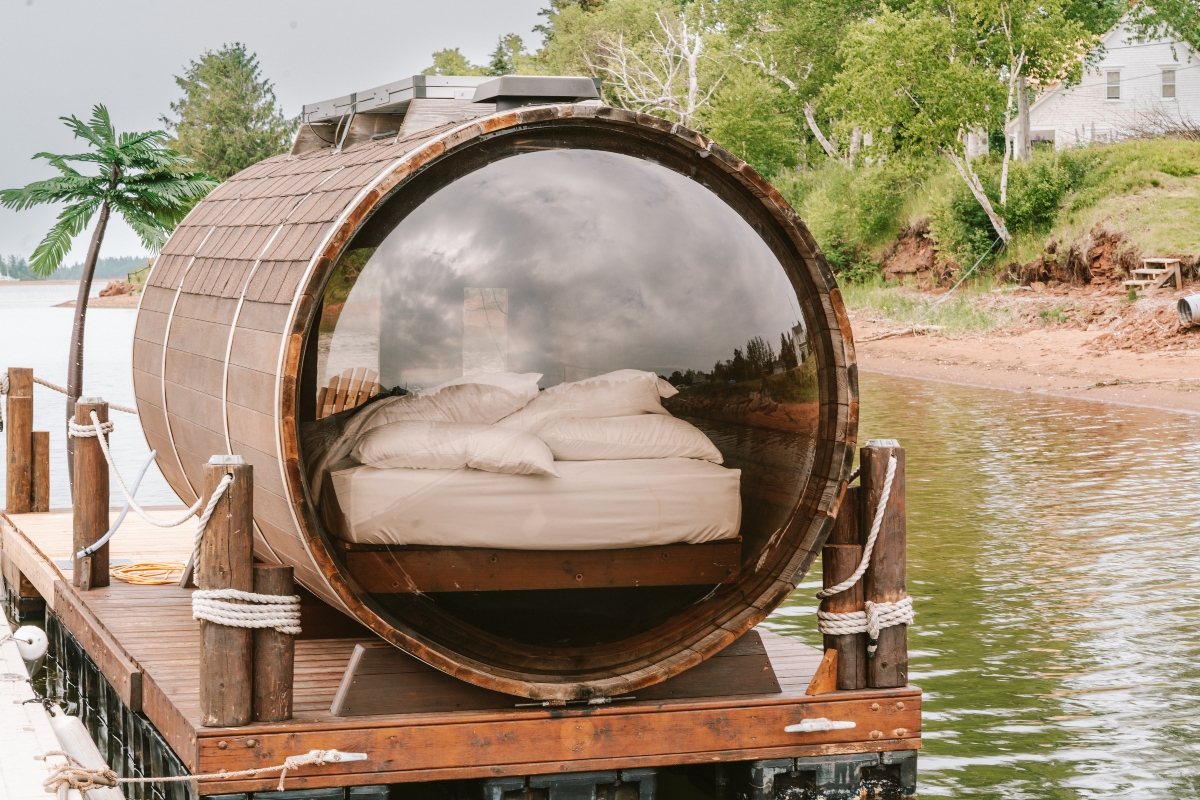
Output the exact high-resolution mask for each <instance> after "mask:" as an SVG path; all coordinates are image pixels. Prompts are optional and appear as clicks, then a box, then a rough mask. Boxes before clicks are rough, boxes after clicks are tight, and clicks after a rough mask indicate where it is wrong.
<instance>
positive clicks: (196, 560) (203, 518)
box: [192, 472, 233, 575]
mask: <svg viewBox="0 0 1200 800" xmlns="http://www.w3.org/2000/svg"><path fill="white" fill-rule="evenodd" d="M231 483H233V476H232V475H230V474H229V473H228V472H226V473H225V475H224V476H222V478H221V482H220V483H218V484H217V488H216V489H213V493H212V497H210V498H208V505H206V506H205V507H204V513H203V514H201V515H200V521H199V522H197V523H196V538H195V539H194V540H192V574H193V575H197V574H199V572H200V541H201V540H202V539H203V538H204V529H205V528H206V527H208V520H209V518H210V517H212V515H213V511H214V510H215V509H216V507H217V503H219V502H220V501H221V495H223V494H225V490H226V489H228V488H229V484H231ZM196 505H197V506H199V505H200V501H199V500H197V501H196Z"/></svg>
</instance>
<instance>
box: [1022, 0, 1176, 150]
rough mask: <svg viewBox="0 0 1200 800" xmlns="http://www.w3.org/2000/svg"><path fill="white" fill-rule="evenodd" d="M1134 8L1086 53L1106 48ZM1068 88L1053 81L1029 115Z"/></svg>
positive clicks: (1030, 109) (1122, 16)
mask: <svg viewBox="0 0 1200 800" xmlns="http://www.w3.org/2000/svg"><path fill="white" fill-rule="evenodd" d="M1136 7H1137V5H1136V4H1135V5H1133V6H1131V7H1130V9H1129V10H1128V11H1126V12H1125V13H1124V14H1122V15H1121V18H1120V19H1118V20H1117V21H1116V22H1114V23H1113V25H1112V27H1111V28H1109V29H1108V30H1107V31H1105V32H1104V34H1103V35H1102V36H1100V38H1099V39H1098V40H1097V41H1096V44H1094V45H1092V47H1091V49H1090V50H1088V53H1089V54H1090V53H1094V52H1095V51H1096V49H1097V48H1098V47H1105V48H1107V47H1108V44H1109V42H1110V41H1112V39H1113V37H1114V36H1116V33H1117V29H1118V28H1120V27H1121V26H1122V25H1123V24H1124V23H1125V22H1126V21H1127V20H1128V19H1129V15H1130V14H1132V13H1133V10H1134V8H1136ZM1172 34H1173V35H1174V40H1173V44H1178V45H1181V46H1183V47H1185V48H1187V53H1188V54H1189V55H1190V54H1191V53H1194V52H1195V51H1194V50H1193V49H1192V47H1191V45H1189V44H1188V43H1187V42H1186V41H1184V40H1183V39H1182V38H1180V36H1179V35H1178V34H1176V33H1174V32H1173V31H1172ZM1068 88H1072V87H1064V86H1063V82H1062V81H1061V80H1059V81H1055V82H1054V83H1052V84H1050V85H1049V88H1047V90H1046V91H1045V92H1043V93H1042V95H1041V96H1040V97H1039V98H1038V99H1037V100H1035V101H1034V102H1033V103H1032V104H1030V106H1029V113H1030V114H1032V113H1033V112H1034V111H1035V110H1037V109H1038V108H1039V107H1041V106H1042V105H1044V104H1045V103H1047V102H1049V100H1050V98H1052V97H1054V96H1055V95H1058V94H1060V93H1061V92H1064V91H1066V90H1067V89H1068ZM1016 124H1017V120H1016V118H1013V119H1012V120H1010V121H1009V123H1008V126H1007V130H1011V129H1012V128H1013V127H1014V126H1015V125H1016Z"/></svg>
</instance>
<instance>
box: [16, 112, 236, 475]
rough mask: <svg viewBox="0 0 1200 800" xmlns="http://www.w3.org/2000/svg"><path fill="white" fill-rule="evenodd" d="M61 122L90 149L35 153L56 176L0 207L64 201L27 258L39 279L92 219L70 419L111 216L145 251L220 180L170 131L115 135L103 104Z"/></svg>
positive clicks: (73, 348) (72, 360) (70, 455)
mask: <svg viewBox="0 0 1200 800" xmlns="http://www.w3.org/2000/svg"><path fill="white" fill-rule="evenodd" d="M61 119H62V120H63V122H65V123H66V125H67V127H68V128H69V129H70V130H71V132H72V133H74V134H75V137H76V138H77V139H83V140H84V141H85V142H86V143H87V144H88V145H89V147H90V149H89V150H88V151H87V152H84V153H77V154H74V155H55V154H53V153H38V154H37V155H35V156H34V158H44V159H46V160H47V161H48V162H50V165H51V166H52V167H54V168H55V169H56V170H58V172H59V175H58V177H55V178H50V179H48V180H44V181H37V182H35V183H31V184H29V185H28V186H25V187H23V188H20V189H4V190H0V205H4V206H5V207H7V208H12V209H15V210H18V211H20V210H23V209H26V208H32V207H33V206H37V205H43V204H47V203H66V204H67V205H66V206H65V207H64V208H63V210H62V211H61V212H59V215H58V221H57V222H56V223H55V224H54V227H52V228H51V229H50V231H49V233H47V234H46V236H45V238H44V239H42V242H41V244H39V245H38V246H37V248H36V249H34V251H33V256H32V258H30V259H29V265H30V267H32V268H33V271H34V272H36V273H37V274H38V275H41V276H43V277H44V276H47V275H49V274H50V273H52V272H54V270H56V269H58V266H59V265H60V264H62V260H63V258H64V257H65V256H66V254H67V252H68V251H70V249H71V242H72V240H73V239H74V238H75V237H76V236H78V235H79V234H80V233H82V232H83V231H84V229H86V228H87V226H88V224H89V223H90V222H91V220H92V217H96V227H95V229H94V230H93V231H92V240H91V243H90V245H89V246H88V251H87V258H86V259H85V260H84V262H83V275H82V277H81V279H80V281H79V293H78V295H77V296H76V299H75V324H74V327H73V328H72V330H71V345H70V352H69V354H68V358H67V419H68V420H69V419H71V417H72V415H73V414H74V411H75V400H76V399H77V398H78V397H79V395H80V393H81V391H82V388H83V331H84V323H85V321H86V316H87V300H88V295H89V294H90V293H91V289H92V275H93V274H94V273H95V271H96V260H97V259H98V258H99V257H100V245H101V244H102V243H103V241H104V233H105V231H106V230H107V228H108V220H109V217H110V215H111V214H113V213H114V212H115V213H116V214H118V215H120V216H121V218H122V219H124V220H125V222H127V223H128V224H129V227H131V228H133V230H134V232H135V233H136V234H137V235H138V238H140V239H141V240H142V244H143V245H144V246H145V247H146V248H147V249H149V250H151V251H157V250H158V249H159V248H161V247H162V245H163V244H164V243H165V242H166V239H167V236H168V235H169V234H170V232H171V230H172V229H173V228H174V227H175V225H176V224H178V223H179V221H180V220H181V219H183V217H184V215H185V214H186V213H187V212H188V210H189V209H191V207H192V206H193V205H195V203H196V202H197V201H198V200H199V199H200V198H202V197H204V195H206V194H208V193H209V192H210V191H212V189H213V188H214V187H216V185H217V182H216V181H215V180H213V179H212V178H210V177H209V176H207V175H205V174H203V173H200V172H192V171H189V168H190V167H191V162H190V161H189V160H188V159H187V158H185V157H183V156H181V155H179V154H178V153H176V152H175V151H174V150H171V149H170V148H169V147H167V145H166V141H167V135H166V133H165V132H163V131H148V132H146V133H121V134H118V133H117V132H116V131H115V130H114V129H113V125H112V120H111V119H110V118H109V115H108V109H107V108H105V107H104V106H102V105H98V106H96V107H95V108H93V109H92V118H91V119H90V120H88V121H87V122H86V123H85V122H82V121H80V120H79V119H77V118H76V117H74V116H71V117H61ZM72 163H78V164H90V165H93V166H94V167H95V169H96V174H95V175H85V174H83V173H81V172H79V171H77V170H76V169H75V168H74V167H73V166H71V164H72ZM74 442H75V440H74V439H72V438H70V437H67V460H68V467H67V474H68V475H70V476H72V486H73V484H74V478H73V476H74V463H75V459H74V456H75V448H74Z"/></svg>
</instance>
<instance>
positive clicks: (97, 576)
mask: <svg viewBox="0 0 1200 800" xmlns="http://www.w3.org/2000/svg"><path fill="white" fill-rule="evenodd" d="M85 399H88V398H80V400H79V401H78V402H76V403H75V422H76V423H77V424H80V425H87V424H90V423H91V419H92V417H91V415H92V412H95V414H96V418H97V419H98V420H100V422H108V403H105V402H103V401H100V402H95V403H89V402H84V400H85ZM104 438H105V440H106V441H107V439H108V437H107V436H105V437H104ZM73 508H74V515H73V521H74V533H75V536H74V543H73V544H72V558H73V559H74V560H75V561H74V563H75V569H74V578H73V582H74V584H75V586H77V587H80V588H85V589H97V588H102V587H105V586H108V583H109V580H108V545H107V544H106V545H104V546H103V547H101V548H100V549H99V550H97V551H96V552H95V553H93V554H92V555H91V556H89V557H88V565H87V569H86V571H85V570H83V569H81V566H82V564H81V563H80V562H81V560H80V559H79V557H78V553H79V551H80V550H82V549H83V548H85V547H87V546H88V545H91V544H93V543H95V542H97V541H99V540H100V538H101V537H102V536H104V534H105V533H107V532H108V461H107V460H106V459H105V458H104V451H103V450H102V449H101V448H100V442H99V438H98V437H96V436H90V437H83V438H77V439H76V440H75V491H74V498H73Z"/></svg>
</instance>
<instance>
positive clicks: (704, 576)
mask: <svg viewBox="0 0 1200 800" xmlns="http://www.w3.org/2000/svg"><path fill="white" fill-rule="evenodd" d="M321 483H322V489H321V510H322V514H323V516H324V517H325V520H324V521H325V525H326V527H327V529H328V530H329V531H330V533H332V534H333V536H334V537H336V541H335V543H334V549H335V551H336V552H337V553H338V555H340V556H341V558H342V561H343V563H344V564H345V565H346V570H347V571H348V572H349V573H350V574H351V575H352V576H353V577H354V579H355V580H356V581H358V583H359V585H360V586H361V587H362V589H363V590H364V591H367V592H370V593H372V594H379V593H384V594H386V593H394V594H415V593H418V592H421V593H429V592H503V591H516V590H523V589H607V588H617V587H628V586H704V585H709V586H712V585H716V584H718V583H724V582H726V581H728V580H732V579H734V578H736V577H737V576H738V575H739V574H740V572H741V568H742V537H740V536H739V537H737V538H735V539H723V540H721V541H717V542H705V543H702V544H669V545H658V546H654V547H628V548H622V549H619V550H507V549H504V548H498V547H497V548H491V547H436V546H432V545H376V544H354V543H352V542H350V541H349V539H350V536H349V532H348V531H347V529H346V522H345V517H344V516H343V514H342V509H341V506H340V505H338V499H337V493H336V492H335V491H334V490H333V481H332V480H330V479H329V477H328V475H326V477H325V480H323V481H322V482H321Z"/></svg>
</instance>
